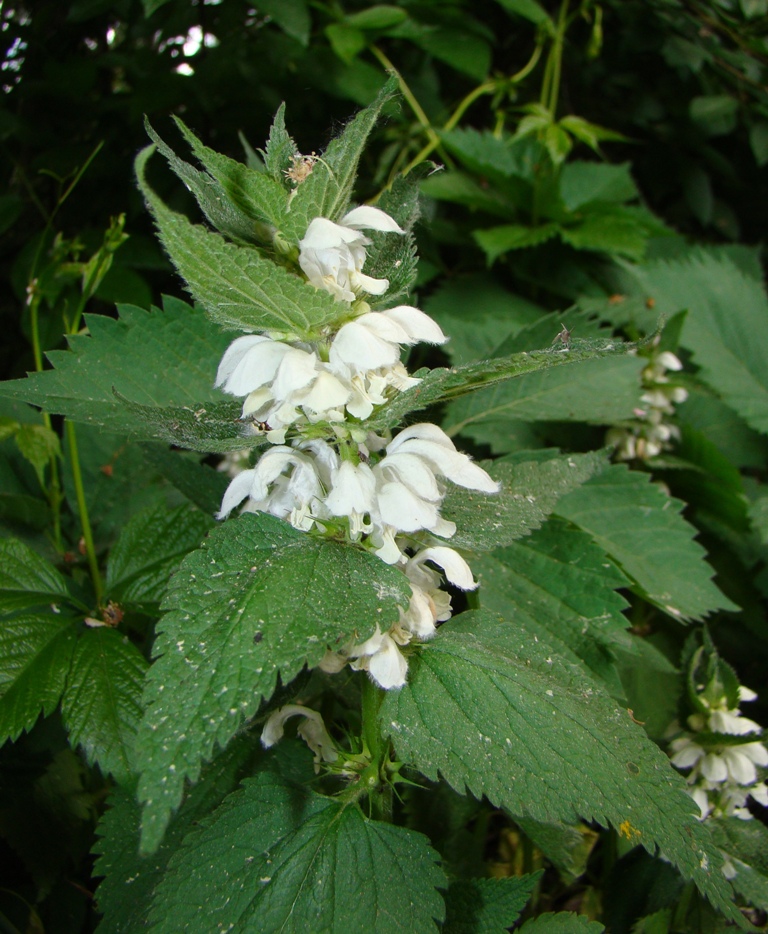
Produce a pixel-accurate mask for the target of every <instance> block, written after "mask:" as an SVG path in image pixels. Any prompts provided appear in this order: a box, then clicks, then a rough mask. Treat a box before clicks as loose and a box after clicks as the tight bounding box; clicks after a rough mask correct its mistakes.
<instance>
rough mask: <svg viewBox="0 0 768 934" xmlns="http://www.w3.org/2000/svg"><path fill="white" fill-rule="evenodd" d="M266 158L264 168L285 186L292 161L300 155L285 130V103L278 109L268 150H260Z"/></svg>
mask: <svg viewBox="0 0 768 934" xmlns="http://www.w3.org/2000/svg"><path fill="white" fill-rule="evenodd" d="M260 152H261V154H262V156H263V158H264V167H265V169H266V171H267V173H268V174H269V175H271V176H272V179H273V180H274V181H276V182H279V183H280V184H282V185H283V186H285V185H286V184H287V183H286V179H285V173H286V171H287V170H288V169H289V168H290V167H291V161H292V159H293V157H294V156H295V155H297V154H298V152H299V149H298V146H297V145H296V143H294V141H293V139H292V138H291V136H290V135H289V133H288V130H287V129H286V128H285V103H282V104H281V105H280V106H279V107H278V108H277V113H276V114H275V118H274V120H273V121H272V126H271V127H270V129H269V138H268V139H267V145H266V149H264V150H260Z"/></svg>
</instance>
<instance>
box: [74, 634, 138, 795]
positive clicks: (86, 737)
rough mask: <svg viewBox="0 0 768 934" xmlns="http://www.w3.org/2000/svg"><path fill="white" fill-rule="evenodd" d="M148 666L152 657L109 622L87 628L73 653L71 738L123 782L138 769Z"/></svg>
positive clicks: (87, 756)
mask: <svg viewBox="0 0 768 934" xmlns="http://www.w3.org/2000/svg"><path fill="white" fill-rule="evenodd" d="M146 670H147V662H146V661H145V659H144V658H143V657H142V655H141V654H140V653H139V651H138V649H136V648H135V646H133V644H132V643H130V642H129V641H128V639H127V637H126V636H124V635H122V634H121V633H119V632H115V631H114V630H112V629H107V628H105V627H99V628H98V629H93V630H91V631H90V632H86V633H83V635H82V636H81V638H80V639H79V640H78V642H77V646H76V648H75V652H74V656H73V658H72V669H71V671H70V674H69V678H68V679H67V687H66V690H65V692H64V698H63V701H62V714H63V716H64V723H65V725H66V727H67V729H68V730H69V739H70V742H71V743H72V745H73V746H81V747H82V748H83V750H84V751H85V757H86V759H87V760H88V762H89V763H91V764H93V763H94V762H97V763H98V764H99V767H100V768H101V770H102V772H104V773H105V774H107V773H109V774H111V775H113V776H114V778H115V779H116V780H117V781H118V782H121V781H125V780H126V779H127V778H128V777H129V775H130V774H131V772H132V771H133V769H132V765H133V751H132V746H133V739H134V736H135V734H136V727H137V726H138V723H139V720H140V718H141V691H142V688H143V684H144V673H145V671H146Z"/></svg>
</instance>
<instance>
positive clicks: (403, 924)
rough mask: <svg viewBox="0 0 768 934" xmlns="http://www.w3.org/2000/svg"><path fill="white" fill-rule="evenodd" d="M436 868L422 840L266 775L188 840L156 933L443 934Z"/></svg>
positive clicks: (163, 892) (169, 880)
mask: <svg viewBox="0 0 768 934" xmlns="http://www.w3.org/2000/svg"><path fill="white" fill-rule="evenodd" d="M437 860H438V856H437V853H435V851H434V850H432V849H431V847H430V846H429V843H428V841H427V838H426V837H424V836H422V835H421V834H419V833H416V832H414V831H412V830H406V829H405V828H403V827H395V826H393V825H392V824H386V823H382V822H378V821H371V820H368V819H367V818H365V817H364V816H363V814H362V813H361V811H360V809H359V808H358V807H357V806H354V805H353V806H349V807H346V808H345V807H343V806H340V805H339V804H338V803H337V802H336V801H334V800H333V799H329V798H324V797H321V796H320V795H317V794H313V793H311V792H307V791H305V790H303V789H301V788H300V787H298V786H292V785H288V784H286V783H285V782H283V781H281V780H279V779H278V778H277V777H276V776H273V775H269V774H263V775H260V776H258V777H257V778H254V779H246V781H245V782H244V783H243V788H242V790H241V791H238V792H236V793H235V794H233V795H231V796H230V797H229V798H227V800H226V801H225V802H224V804H223V805H222V806H221V807H220V808H219V810H218V811H216V813H215V814H214V815H213V817H212V818H211V819H209V820H208V821H207V822H206V823H205V825H204V827H203V828H202V829H200V830H198V831H196V832H195V833H193V834H191V835H190V836H189V837H188V838H187V840H186V841H185V847H184V850H183V851H182V853H181V854H180V855H179V857H178V858H177V859H176V860H174V862H173V864H172V866H171V868H170V870H169V872H168V874H167V875H166V877H165V879H164V880H163V882H162V883H161V884H160V886H159V887H158V889H157V892H156V893H155V898H154V901H153V906H152V911H151V914H150V923H151V925H152V926H151V931H152V932H153V934H176V932H178V931H179V930H185V929H188V930H206V931H214V930H221V931H225V930H227V929H229V930H234V929H237V930H238V931H240V932H242V934H260V932H263V931H278V930H279V931H282V932H285V934H290V932H295V934H304V932H306V931H324V932H326V931H327V932H328V934H343V932H350V931H366V932H367V931H370V932H371V934H391V932H393V931H409V932H410V931H419V932H422V931H423V932H425V934H426V932H428V931H435V932H436V931H437V925H436V924H435V922H436V921H441V920H442V919H443V915H444V911H445V909H444V905H443V900H442V898H441V897H440V895H439V894H438V892H437V890H436V889H437V888H438V887H441V888H442V887H445V886H446V878H445V875H444V873H443V872H442V870H441V869H439V868H438V866H437V865H436V863H437ZM222 879H226V885H227V897H225V898H222V893H221V886H222Z"/></svg>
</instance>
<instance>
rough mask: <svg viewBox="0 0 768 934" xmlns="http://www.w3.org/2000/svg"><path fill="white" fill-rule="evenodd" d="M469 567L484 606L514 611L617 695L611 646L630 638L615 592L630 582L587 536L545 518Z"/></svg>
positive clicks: (518, 618)
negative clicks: (525, 534)
mask: <svg viewBox="0 0 768 934" xmlns="http://www.w3.org/2000/svg"><path fill="white" fill-rule="evenodd" d="M472 570H473V571H474V573H475V574H476V575H477V576H478V578H479V579H480V581H481V585H482V590H481V592H480V593H481V600H482V604H483V608H484V609H487V610H489V611H492V612H496V613H499V614H502V615H503V614H507V615H509V614H512V615H514V618H515V621H516V622H517V623H519V624H520V625H522V626H525V627H526V629H527V630H528V632H530V633H533V635H534V637H536V638H538V637H541V638H542V640H543V641H544V642H545V643H547V644H548V645H550V646H551V647H552V648H553V649H555V651H556V652H557V653H558V656H560V657H562V658H565V659H568V661H570V662H573V663H574V664H579V665H583V666H584V667H585V669H587V670H588V671H589V672H590V673H591V675H592V676H593V677H595V678H597V679H599V680H600V681H601V682H602V683H603V686H604V687H605V688H606V689H607V690H609V691H610V693H611V694H612V695H613V696H619V697H621V696H622V694H623V692H622V689H621V682H620V681H619V677H618V674H617V672H616V668H615V665H614V657H613V652H612V649H613V648H614V646H616V645H621V646H623V647H624V648H625V649H626V650H628V651H629V650H631V648H632V644H631V642H630V636H629V635H628V634H627V632H626V629H627V622H628V621H627V619H626V617H625V616H624V615H623V613H622V611H623V610H624V609H626V607H627V602H626V600H624V598H623V597H621V596H619V594H617V593H615V591H616V590H618V589H619V588H620V587H625V586H626V585H627V583H628V581H627V578H626V577H625V576H624V575H623V574H622V573H621V572H620V571H618V570H617V569H616V568H615V567H614V565H612V564H611V563H610V562H609V561H607V560H606V557H605V552H604V551H603V550H602V549H601V548H599V547H597V546H596V545H594V544H593V543H592V541H591V539H590V537H589V535H587V534H586V533H584V532H581V531H580V530H578V529H574V528H572V527H570V526H567V525H565V524H564V523H562V522H559V521H557V520H552V519H550V520H549V521H548V522H547V523H546V524H545V525H544V526H543V527H542V528H541V529H539V530H538V531H537V532H535V533H534V534H533V535H531V536H530V537H529V538H526V539H524V540H522V541H519V542H515V543H513V544H511V545H509V546H508V547H506V548H501V549H499V550H498V551H494V552H493V553H491V554H485V555H482V556H481V557H479V558H474V559H473V561H472Z"/></svg>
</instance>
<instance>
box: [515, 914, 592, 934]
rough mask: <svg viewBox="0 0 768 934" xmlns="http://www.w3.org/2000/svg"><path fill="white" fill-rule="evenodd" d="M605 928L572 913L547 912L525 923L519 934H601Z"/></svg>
mask: <svg viewBox="0 0 768 934" xmlns="http://www.w3.org/2000/svg"><path fill="white" fill-rule="evenodd" d="M604 930H605V927H604V926H603V925H602V924H600V922H599V921H590V920H589V918H585V917H584V915H577V914H574V912H572V911H549V912H547V913H546V914H543V915H539V917H538V918H532V919H531V920H530V921H526V922H525V924H524V925H523V926H522V927H521V928H520V934H523V932H525V934H602V932H603V931H604Z"/></svg>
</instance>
